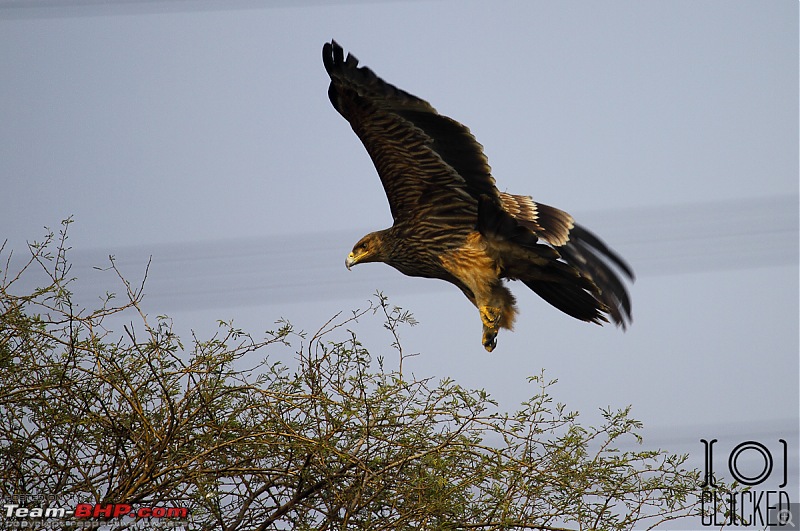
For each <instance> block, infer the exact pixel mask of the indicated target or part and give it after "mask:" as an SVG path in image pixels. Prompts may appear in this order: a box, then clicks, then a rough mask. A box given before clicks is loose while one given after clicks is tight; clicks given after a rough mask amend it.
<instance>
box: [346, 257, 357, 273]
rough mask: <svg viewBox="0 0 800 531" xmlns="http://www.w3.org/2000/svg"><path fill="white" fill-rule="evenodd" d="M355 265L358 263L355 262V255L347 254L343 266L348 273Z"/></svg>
mask: <svg viewBox="0 0 800 531" xmlns="http://www.w3.org/2000/svg"><path fill="white" fill-rule="evenodd" d="M357 263H358V261H357V260H356V255H354V254H353V253H350V254H348V255H347V259H345V261H344V265H345V267H346V268H347V270H348V271H349V270H350V268H351V267H353V266H354V265H356V264H357Z"/></svg>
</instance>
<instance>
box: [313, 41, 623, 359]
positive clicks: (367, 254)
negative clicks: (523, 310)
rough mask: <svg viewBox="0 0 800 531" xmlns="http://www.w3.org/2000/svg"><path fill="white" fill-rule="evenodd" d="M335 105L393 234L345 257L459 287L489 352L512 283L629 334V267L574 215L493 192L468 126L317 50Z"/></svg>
mask: <svg viewBox="0 0 800 531" xmlns="http://www.w3.org/2000/svg"><path fill="white" fill-rule="evenodd" d="M322 60H323V65H324V67H325V70H326V71H327V73H328V75H329V76H330V85H329V87H328V98H329V99H330V102H331V104H332V105H333V107H334V109H335V110H336V111H338V112H339V114H341V115H342V116H343V117H344V118H345V119H346V120H347V121H348V122H349V123H350V126H351V127H352V129H353V131H354V132H355V133H356V135H357V136H358V138H359V139H360V140H361V142H362V144H363V145H364V147H365V148H366V150H367V152H368V154H369V156H370V158H371V159H372V161H373V163H374V165H375V168H376V170H377V172H378V175H379V177H380V180H381V183H382V184H383V188H384V191H385V192H386V197H387V199H388V201H389V209H390V211H391V214H392V218H393V224H392V226H391V227H389V228H386V229H382V230H377V231H375V232H371V233H369V234H367V235H365V236H364V237H363V238H361V239H360V240H358V242H357V243H356V244H355V245H354V246H353V248H352V250H351V251H350V253H349V254H348V255H347V258H346V260H345V266H346V267H347V269H348V270H349V269H350V268H352V267H353V266H354V265H356V264H363V263H370V262H383V263H385V264H388V265H390V266H392V267H393V268H395V269H397V270H398V271H400V272H401V273H403V274H405V275H408V276H412V277H424V278H432V279H440V280H444V281H446V282H449V283H451V284H454V285H455V286H457V287H458V288H459V289H460V290H461V291H462V292H463V293H464V295H466V297H467V299H469V301H470V302H471V303H472V304H473V305H474V306H475V307H476V308H477V309H478V313H479V316H480V319H481V325H482V329H481V330H482V331H481V343H482V345H483V347H484V348H485V349H486V350H487V351H489V352H492V351H493V350H494V348H495V347H496V345H497V335H498V332H499V331H500V329H509V330H511V329H512V328H513V326H514V322H515V319H516V316H517V306H516V300H515V297H514V295H513V294H512V293H511V291H510V290H509V289H508V287H507V285H506V281H514V280H517V281H520V282H522V283H523V284H524V285H525V286H527V287H528V288H530V289H531V290H532V291H533V292H534V293H536V294H537V295H539V296H540V297H541V298H542V299H544V300H545V301H546V302H548V303H549V304H551V305H552V306H554V307H555V308H557V309H559V310H561V311H562V312H564V313H565V314H567V315H570V316H572V317H574V318H576V319H579V320H582V321H586V322H590V323H596V324H603V323H604V322H609V320H610V321H612V322H613V323H614V324H616V325H617V326H619V327H621V328H622V329H623V330H624V329H625V328H626V327H627V326H628V325H629V324H630V323H631V321H632V314H631V300H630V295H629V293H628V289H627V287H626V284H625V281H624V280H623V277H624V278H625V279H627V280H628V281H630V282H631V283H632V282H633V281H634V273H633V270H632V269H631V267H630V266H629V265H628V264H627V263H626V262H625V261H624V260H623V259H622V258H621V257H620V256H619V255H618V254H617V253H616V252H614V251H613V250H611V249H610V248H609V247H608V246H607V245H606V244H605V243H604V242H603V241H602V240H601V239H600V238H598V237H597V236H595V235H594V234H593V233H592V232H590V231H589V230H587V229H586V228H584V227H582V226H581V225H579V224H577V223H576V222H575V220H574V219H573V217H572V216H571V215H570V214H568V213H567V212H565V211H563V210H560V209H558V208H555V207H552V206H548V205H546V204H543V203H540V202H536V201H534V200H533V199H532V198H531V197H530V196H526V195H514V194H510V193H507V192H501V191H499V190H498V188H497V186H496V184H495V179H494V177H493V176H492V173H491V168H490V166H489V163H488V159H487V157H486V155H485V154H484V151H483V146H482V145H481V144H479V143H478V141H477V140H476V139H475V137H474V136H473V135H472V133H471V132H470V130H469V128H467V127H466V126H465V125H463V124H461V123H459V122H457V121H456V120H453V119H452V118H449V117H447V116H444V115H442V114H439V113H438V112H437V111H436V109H434V108H433V107H432V106H431V104H430V103H428V102H427V101H425V100H423V99H421V98H418V97H416V96H414V95H412V94H410V93H408V92H406V91H404V90H402V89H400V88H397V87H396V86H394V85H392V84H390V83H387V82H386V81H384V80H383V79H381V78H380V77H378V76H377V75H376V74H375V73H374V72H373V71H372V70H370V69H369V68H367V67H364V66H359V61H358V59H357V58H356V57H355V56H353V54H351V53H348V54H347V56H346V57H345V55H344V50H343V49H342V47H341V46H340V45H339V44H338V43H337V42H336V41H335V40H331V42H327V43H325V44H324V46H323V48H322Z"/></svg>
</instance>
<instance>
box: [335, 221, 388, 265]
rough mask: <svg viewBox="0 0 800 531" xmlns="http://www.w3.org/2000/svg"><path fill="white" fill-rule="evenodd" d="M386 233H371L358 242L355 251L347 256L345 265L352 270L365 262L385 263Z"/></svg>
mask: <svg viewBox="0 0 800 531" xmlns="http://www.w3.org/2000/svg"><path fill="white" fill-rule="evenodd" d="M384 232H386V231H383V230H381V231H377V232H371V233H369V234H367V235H366V236H364V237H363V238H361V239H360V240H358V243H356V244H355V245H354V246H353V250H352V251H350V254H348V255H347V259H346V260H345V261H344V265H345V266H346V267H347V269H350V268H351V267H353V266H354V265H356V264H360V263H363V262H385V261H386V257H385V256H384V245H383V243H384V240H383V233H384Z"/></svg>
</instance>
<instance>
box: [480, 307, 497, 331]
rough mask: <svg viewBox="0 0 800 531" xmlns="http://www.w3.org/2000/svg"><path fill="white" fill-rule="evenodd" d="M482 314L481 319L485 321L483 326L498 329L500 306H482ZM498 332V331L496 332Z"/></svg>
mask: <svg viewBox="0 0 800 531" xmlns="http://www.w3.org/2000/svg"><path fill="white" fill-rule="evenodd" d="M480 314H481V321H483V326H485V327H487V328H493V329H495V330H496V329H497V327H498V325H499V324H500V316H501V315H502V314H501V313H500V308H494V307H492V306H482V307H481V309H480ZM495 333H496V332H495Z"/></svg>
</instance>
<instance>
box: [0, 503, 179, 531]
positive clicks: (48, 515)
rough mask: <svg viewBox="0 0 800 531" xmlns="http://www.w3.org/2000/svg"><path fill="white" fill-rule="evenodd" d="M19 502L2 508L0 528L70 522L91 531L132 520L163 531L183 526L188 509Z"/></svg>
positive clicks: (113, 504) (109, 504)
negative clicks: (110, 522) (173, 525)
mask: <svg viewBox="0 0 800 531" xmlns="http://www.w3.org/2000/svg"><path fill="white" fill-rule="evenodd" d="M15 498H20V497H19V496H17V497H15ZM22 498H25V499H24V500H21V499H16V500H15V502H14V503H3V504H2V514H3V516H4V517H5V521H4V522H3V523H2V525H0V527H3V528H4V529H10V528H28V527H32V526H33V527H39V526H38V525H36V522H38V523H39V524H45V523H53V522H55V523H56V524H57V525H65V524H66V522H67V521H70V522H72V524H70V526H71V527H73V528H80V529H91V528H99V527H101V526H103V525H106V524H107V523H108V520H111V519H133V521H134V522H139V523H149V524H152V528H166V527H169V525H168V524H169V523H170V522H186V520H187V519H188V517H189V509H188V508H186V507H133V506H131V505H129V504H127V503H105V504H91V503H79V504H77V505H75V506H74V508H71V507H69V508H68V507H57V506H53V505H52V504H49V503H47V504H42V505H47V506H37V505H36V504H35V503H31V501H32V500H31V499H29V498H35V497H31V496H22ZM34 501H35V500H34ZM50 501H52V500H50ZM59 522H60V524H59ZM32 524H33V525H32ZM73 524H74V525H73Z"/></svg>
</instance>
